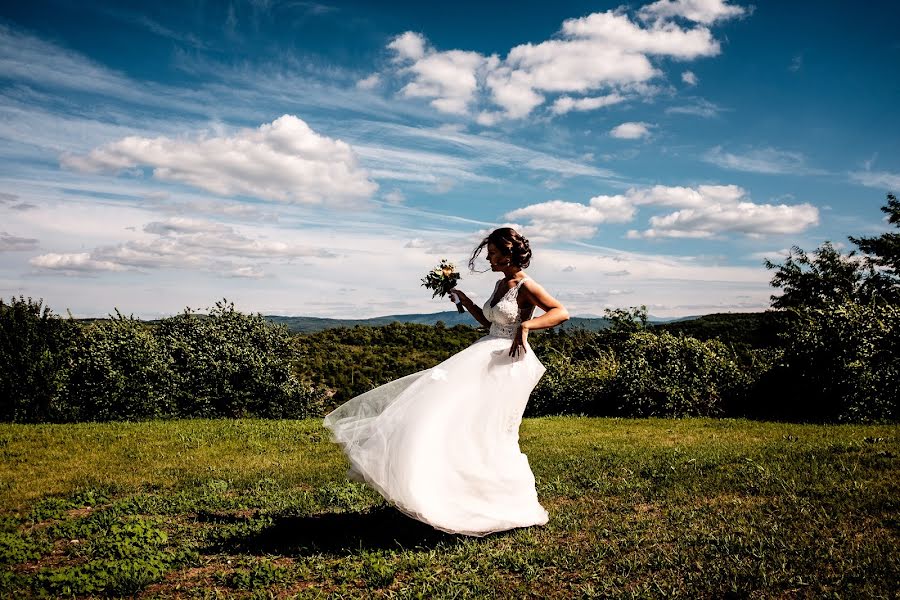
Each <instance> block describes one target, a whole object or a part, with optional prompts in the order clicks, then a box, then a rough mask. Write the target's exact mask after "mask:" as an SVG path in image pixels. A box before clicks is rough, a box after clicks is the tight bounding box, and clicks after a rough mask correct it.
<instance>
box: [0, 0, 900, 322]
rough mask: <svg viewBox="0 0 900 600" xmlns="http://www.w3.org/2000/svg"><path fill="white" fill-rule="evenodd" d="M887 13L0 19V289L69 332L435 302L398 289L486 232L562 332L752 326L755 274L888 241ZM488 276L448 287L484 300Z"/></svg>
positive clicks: (100, 6)
mask: <svg viewBox="0 0 900 600" xmlns="http://www.w3.org/2000/svg"><path fill="white" fill-rule="evenodd" d="M898 17H900V5H898V4H897V3H896V2H871V3H864V4H858V5H850V4H848V3H838V2H791V3H783V2H764V3H757V4H755V5H751V4H749V3H738V2H726V1H724V0H659V1H657V2H646V3H643V4H641V3H635V4H630V5H620V4H617V3H605V2H555V3H545V2H521V3H517V4H516V8H515V10H513V9H511V8H510V5H509V3H505V2H504V3H499V2H498V3H490V2H478V3H466V2H457V3H454V5H453V9H452V10H449V9H442V8H437V5H433V4H431V3H420V2H416V3H413V2H408V3H407V2H391V3H372V2H359V3H351V2H338V3H317V2H300V1H284V2H279V1H277V0H268V1H252V2H244V1H235V2H230V3H228V2H201V1H194V2H185V3H180V4H176V3H137V2H115V3H113V2H109V3H100V2H93V3H90V2H88V3H83V2H80V3H76V2H30V3H6V4H4V5H3V7H2V8H0V155H2V158H3V160H2V163H0V182H2V187H0V222H2V225H0V294H2V295H3V296H5V297H8V296H10V295H19V294H24V295H30V296H33V297H43V298H44V299H45V300H46V301H47V302H48V303H49V304H50V306H51V307H53V308H54V309H55V310H57V311H59V312H62V311H64V310H65V309H66V308H68V309H71V311H72V312H73V314H75V315H77V316H102V315H105V314H107V313H108V312H111V311H112V310H113V308H114V307H118V308H119V309H120V310H122V311H123V312H126V313H133V314H135V315H137V316H143V317H156V316H161V315H168V314H173V313H175V312H177V311H179V310H180V309H182V308H183V307H184V306H192V307H205V306H210V305H211V304H212V303H213V302H215V300H216V299H219V298H222V297H227V298H228V299H230V300H233V301H234V302H235V303H236V304H237V306H238V307H240V308H242V309H245V310H251V311H260V312H263V313H277V314H291V315H313V316H330V317H339V318H356V317H369V316H377V315H384V314H396V313H407V312H435V311H438V310H445V309H446V308H447V307H448V306H450V305H449V302H448V301H447V300H443V301H442V300H440V299H434V300H433V299H431V297H430V293H429V292H427V291H425V290H424V289H423V288H421V287H418V286H419V279H420V278H421V277H422V276H423V275H424V273H425V272H426V271H427V270H428V269H430V268H431V267H432V266H434V265H436V264H437V263H438V262H439V261H440V260H441V259H442V258H449V259H451V260H453V261H455V262H456V263H457V264H458V265H460V266H463V265H464V264H465V263H466V262H467V260H468V257H469V255H470V254H471V250H472V249H473V248H474V246H475V245H477V243H478V241H479V240H480V239H481V238H482V237H484V235H486V233H487V232H489V231H490V230H492V229H493V228H494V227H498V226H502V225H512V226H514V227H517V228H518V229H520V230H521V231H522V232H523V233H524V234H525V235H526V236H527V237H529V239H530V240H531V242H532V248H533V250H534V253H535V256H534V259H533V262H532V265H531V266H530V267H529V268H528V273H529V274H530V275H531V276H532V277H533V278H535V279H536V280H537V281H538V282H539V283H541V284H542V285H544V287H545V288H547V290H548V291H549V292H550V293H551V294H553V295H555V296H556V297H557V298H559V299H560V300H561V301H562V302H564V303H565V304H566V306H567V307H568V308H569V310H570V312H571V313H573V314H601V313H602V311H603V309H604V308H606V307H618V306H634V305H639V304H646V305H648V307H649V309H650V312H651V313H652V314H655V315H660V316H679V315H688V314H703V313H711V312H721V311H748V310H762V309H764V308H766V306H767V305H768V297H769V295H770V294H771V293H772V290H771V289H770V288H769V286H768V281H769V279H770V276H771V273H770V272H768V271H766V270H765V269H764V268H763V266H762V259H763V257H766V256H768V257H771V258H773V259H776V260H777V259H778V257H779V256H780V255H781V253H783V252H784V250H785V249H786V248H789V247H790V246H791V245H793V244H797V245H799V246H801V247H804V248H806V249H813V248H814V247H816V246H817V245H819V244H820V243H821V242H822V241H824V240H826V239H828V240H835V241H839V242H846V236H847V235H848V234H853V235H860V234H877V233H879V232H881V231H885V230H886V229H887V225H886V223H885V222H884V220H883V219H882V218H881V217H882V214H881V213H880V212H879V210H878V208H879V206H881V204H882V203H883V202H884V198H885V194H886V193H887V192H888V191H895V192H896V191H897V190H898V188H900V158H898V156H900V152H898V150H900V140H898V135H897V133H898V132H900V116H898V114H900V111H898V110H896V107H897V105H898V102H897V100H898V97H900V83H898V82H897V78H896V65H897V64H900V40H898V38H897V36H896V32H895V31H893V29H892V27H893V25H894V24H896V23H897V22H898ZM477 266H478V268H479V270H485V269H486V262H485V261H484V259H483V256H482V258H479V262H478V264H477ZM494 279H496V276H495V275H493V274H492V273H490V272H487V273H483V274H481V273H476V274H469V273H468V271H467V270H464V271H463V281H462V283H461V285H460V287H461V288H462V289H464V290H465V291H466V292H467V293H468V294H469V295H470V296H472V297H473V298H474V299H476V300H479V301H481V302H483V301H484V300H485V299H486V297H487V294H488V293H489V292H490V290H491V288H492V283H493V280H494Z"/></svg>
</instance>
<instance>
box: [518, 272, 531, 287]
mask: <svg viewBox="0 0 900 600" xmlns="http://www.w3.org/2000/svg"><path fill="white" fill-rule="evenodd" d="M526 279H530V278H529V277H528V275H526V276H525V277H523V278H522V279H520V280H519V283H517V284H516V289H519V286H520V285H522V284H523V283H525V280H526Z"/></svg>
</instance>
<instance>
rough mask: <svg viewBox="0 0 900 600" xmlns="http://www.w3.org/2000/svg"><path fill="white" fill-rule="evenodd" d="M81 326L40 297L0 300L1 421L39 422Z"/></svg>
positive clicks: (48, 410) (44, 415)
mask: <svg viewBox="0 0 900 600" xmlns="http://www.w3.org/2000/svg"><path fill="white" fill-rule="evenodd" d="M80 332H81V330H80V328H79V326H78V324H77V323H76V322H75V321H74V320H73V319H61V318H59V317H58V316H57V315H54V314H53V312H52V311H51V310H50V307H48V306H43V300H38V301H34V300H32V299H31V298H28V299H25V298H23V297H22V296H19V297H18V298H15V297H13V298H11V299H10V302H9V303H6V302H4V301H3V300H2V299H0V420H2V421H17V422H20V423H23V422H24V423H33V422H40V421H44V420H46V419H47V418H48V416H49V414H50V405H51V402H52V401H53V399H54V398H55V397H56V395H57V393H58V391H59V375H60V373H61V371H62V369H63V368H64V367H65V361H66V355H67V350H68V347H69V345H70V344H71V343H73V341H74V340H76V339H77V338H78V336H79V334H80Z"/></svg>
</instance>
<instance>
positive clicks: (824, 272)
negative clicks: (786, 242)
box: [765, 242, 864, 309]
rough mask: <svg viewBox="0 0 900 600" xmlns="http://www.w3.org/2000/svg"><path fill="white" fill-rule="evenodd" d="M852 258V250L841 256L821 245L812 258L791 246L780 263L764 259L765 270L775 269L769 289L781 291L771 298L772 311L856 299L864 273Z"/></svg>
mask: <svg viewBox="0 0 900 600" xmlns="http://www.w3.org/2000/svg"><path fill="white" fill-rule="evenodd" d="M855 255H856V253H855V252H852V251H851V252H850V253H849V254H847V255H843V254H841V253H840V252H839V251H838V250H837V249H836V248H835V247H834V246H833V245H832V243H831V242H825V243H824V244H822V245H821V246H819V247H818V248H816V250H815V251H814V252H813V254H812V256H810V255H809V254H807V253H806V252H805V251H804V250H803V249H802V248H800V247H798V246H793V247H791V250H790V253H789V254H788V256H787V258H786V259H785V260H784V264H780V265H779V264H775V263H773V262H772V261H770V260H768V259H766V261H765V265H766V268H767V269H776V273H775V276H774V277H772V281H771V285H772V287H776V288H781V289H783V290H784V293H783V294H781V295H780V296H776V295H773V296H771V299H772V308H788V309H789V308H821V307H822V306H824V305H825V304H826V303H827V302H828V301H829V300H843V299H846V298H857V297H859V295H860V291H861V289H862V287H863V278H864V271H863V270H862V269H861V268H860V266H861V265H860V261H858V260H854V257H855Z"/></svg>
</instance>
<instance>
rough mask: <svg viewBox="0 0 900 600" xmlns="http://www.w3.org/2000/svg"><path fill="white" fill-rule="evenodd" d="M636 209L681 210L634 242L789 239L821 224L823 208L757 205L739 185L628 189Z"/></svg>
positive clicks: (654, 220) (657, 219) (654, 221)
mask: <svg viewBox="0 0 900 600" xmlns="http://www.w3.org/2000/svg"><path fill="white" fill-rule="evenodd" d="M626 196H628V197H630V198H631V199H632V200H633V201H634V202H635V203H636V204H645V205H659V206H674V207H678V208H679V209H680V210H676V211H675V212H672V213H669V214H666V215H657V216H653V217H651V218H650V220H649V223H650V228H649V229H646V230H644V231H637V230H632V231H629V232H628V237H630V238H637V237H642V238H661V237H667V238H712V237H715V236H718V235H721V234H725V233H740V234H744V235H748V236H754V237H757V236H763V235H771V234H790V233H797V232H800V231H803V230H805V229H807V228H809V227H812V226H813V225H817V224H818V222H819V211H818V209H817V208H816V207H815V206H813V205H811V204H809V203H803V204H793V205H787V204H756V203H754V202H752V201H750V200H749V199H748V198H747V194H746V191H745V190H743V189H742V188H740V187H738V186H733V185H730V186H699V187H697V188H679V187H665V186H656V187H654V188H648V189H646V190H643V191H638V192H633V191H631V190H629V193H628V194H626Z"/></svg>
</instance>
